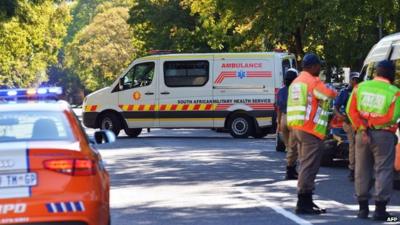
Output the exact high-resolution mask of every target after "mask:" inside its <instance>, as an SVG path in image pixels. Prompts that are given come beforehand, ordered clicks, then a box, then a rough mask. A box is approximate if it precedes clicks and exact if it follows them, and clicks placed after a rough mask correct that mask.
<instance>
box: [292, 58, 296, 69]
mask: <svg viewBox="0 0 400 225" xmlns="http://www.w3.org/2000/svg"><path fill="white" fill-rule="evenodd" d="M292 68H294V69H296V70H297V62H296V59H292Z"/></svg>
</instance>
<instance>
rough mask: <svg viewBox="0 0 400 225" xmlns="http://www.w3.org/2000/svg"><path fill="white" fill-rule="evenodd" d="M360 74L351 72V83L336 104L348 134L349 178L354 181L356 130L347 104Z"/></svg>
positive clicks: (337, 112)
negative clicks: (350, 118) (351, 121)
mask: <svg viewBox="0 0 400 225" xmlns="http://www.w3.org/2000/svg"><path fill="white" fill-rule="evenodd" d="M359 79H360V74H359V73H357V72H353V73H350V85H349V86H348V87H347V88H344V89H343V90H341V91H340V94H339V95H338V96H337V97H336V99H335V104H334V109H333V111H334V113H335V115H336V116H337V117H338V118H339V120H340V121H343V130H344V131H345V132H346V134H347V140H348V141H349V170H350V173H349V176H348V177H349V180H350V181H352V182H353V181H354V165H355V155H354V151H355V143H354V140H355V135H354V134H355V132H354V130H353V129H352V127H351V123H350V120H349V119H348V118H347V115H346V105H347V102H348V100H349V97H350V94H351V92H352V91H353V88H354V87H355V86H356V85H357V84H358V83H359Z"/></svg>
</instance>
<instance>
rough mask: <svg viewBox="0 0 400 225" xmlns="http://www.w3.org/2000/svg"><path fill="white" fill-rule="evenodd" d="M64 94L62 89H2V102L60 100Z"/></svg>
mask: <svg viewBox="0 0 400 225" xmlns="http://www.w3.org/2000/svg"><path fill="white" fill-rule="evenodd" d="M62 93H63V92H62V88H61V87H40V88H37V89H35V88H15V89H0V100H1V99H3V100H16V99H40V100H41V99H43V100H45V99H58V97H59V96H60V95H62Z"/></svg>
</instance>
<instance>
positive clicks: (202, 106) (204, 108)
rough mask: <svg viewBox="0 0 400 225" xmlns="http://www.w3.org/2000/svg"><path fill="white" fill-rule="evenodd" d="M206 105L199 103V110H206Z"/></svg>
mask: <svg viewBox="0 0 400 225" xmlns="http://www.w3.org/2000/svg"><path fill="white" fill-rule="evenodd" d="M206 106H207V104H201V105H200V108H199V111H204V110H206Z"/></svg>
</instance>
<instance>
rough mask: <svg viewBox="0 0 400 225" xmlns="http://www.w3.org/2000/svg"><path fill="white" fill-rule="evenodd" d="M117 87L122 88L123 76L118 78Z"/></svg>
mask: <svg viewBox="0 0 400 225" xmlns="http://www.w3.org/2000/svg"><path fill="white" fill-rule="evenodd" d="M118 89H119V90H121V91H122V90H124V77H121V78H119V80H118Z"/></svg>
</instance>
